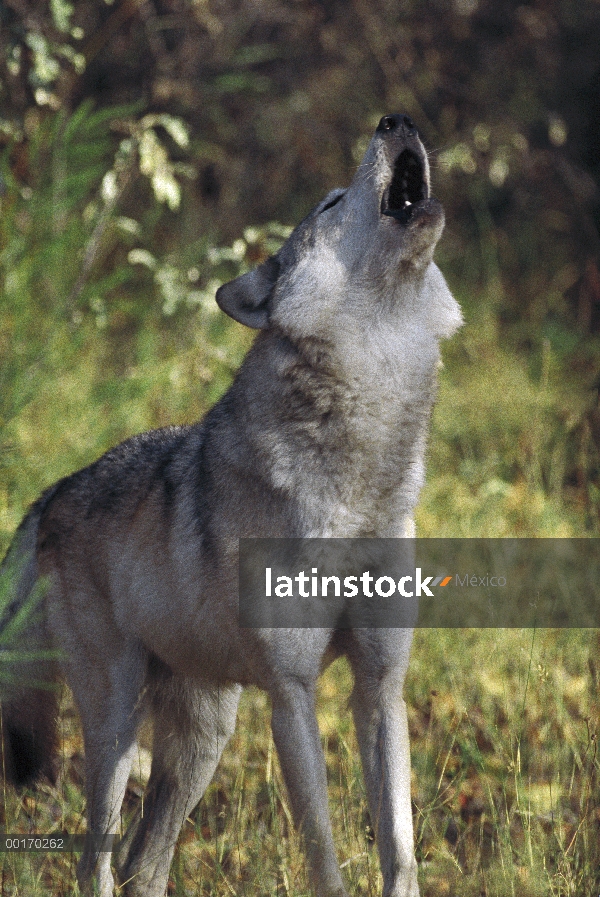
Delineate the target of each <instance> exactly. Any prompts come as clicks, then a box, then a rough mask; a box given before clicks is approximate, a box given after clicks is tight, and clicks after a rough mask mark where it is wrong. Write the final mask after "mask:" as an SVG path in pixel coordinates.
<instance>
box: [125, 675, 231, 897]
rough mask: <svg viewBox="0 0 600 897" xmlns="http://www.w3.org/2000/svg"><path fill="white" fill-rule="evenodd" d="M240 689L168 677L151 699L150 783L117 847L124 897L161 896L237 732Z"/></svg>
mask: <svg viewBox="0 0 600 897" xmlns="http://www.w3.org/2000/svg"><path fill="white" fill-rule="evenodd" d="M240 693H241V689H240V687H239V686H223V687H219V686H217V685H202V686H200V685H199V684H198V682H197V681H193V680H190V679H185V678H182V677H178V676H169V678H168V679H167V681H166V682H164V683H163V687H162V688H160V689H158V688H157V689H156V691H155V694H154V697H153V700H152V709H153V718H154V740H153V751H152V767H151V772H150V779H149V780H148V786H147V789H146V793H145V795H144V804H143V815H142V813H141V811H140V810H138V812H137V813H136V816H135V817H134V819H133V820H132V822H131V824H130V826H129V828H128V830H127V832H126V834H125V837H124V839H123V840H122V842H121V843H120V845H119V849H118V852H117V859H116V868H117V870H118V873H119V878H120V880H121V883H122V886H123V888H124V893H125V894H127V895H128V897H142V895H143V897H163V895H164V894H165V893H166V889H167V883H168V878H169V869H170V866H171V861H172V858H173V853H174V850H175V844H176V842H177V838H178V836H179V832H180V830H181V826H182V825H183V823H184V821H185V819H186V817H187V816H188V815H189V813H190V812H191V811H192V810H193V809H194V807H195V806H196V804H197V803H198V802H199V801H200V799H201V797H202V795H203V794H204V792H205V790H206V788H207V786H208V785H209V783H210V781H211V779H212V777H213V774H214V771H215V769H216V767H217V764H218V762H219V759H220V757H221V754H222V752H223V748H224V747H225V745H226V744H227V742H228V740H229V738H230V736H231V734H232V733H233V730H234V728H235V719H236V715H237V705H238V701H239V696H240Z"/></svg>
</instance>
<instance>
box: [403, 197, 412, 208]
mask: <svg viewBox="0 0 600 897" xmlns="http://www.w3.org/2000/svg"><path fill="white" fill-rule="evenodd" d="M409 206H412V202H410V200H408V199H407V200H406V201H405V203H404V208H405V209H407V208H408V207H409Z"/></svg>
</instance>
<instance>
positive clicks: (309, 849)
mask: <svg viewBox="0 0 600 897" xmlns="http://www.w3.org/2000/svg"><path fill="white" fill-rule="evenodd" d="M272 701H273V716H272V721H271V725H272V729H273V738H274V741H275V746H276V748H277V753H278V754H279V760H280V762H281V768H282V770H283V775H284V778H285V783H286V786H287V789H288V793H289V796H290V801H291V804H292V813H293V816H294V822H295V824H296V826H297V827H298V829H299V830H300V832H301V834H302V837H303V839H304V843H305V847H306V854H307V857H308V862H309V867H310V870H311V875H312V879H313V883H314V886H315V890H316V892H317V894H318V897H347V893H346V889H345V888H344V885H343V882H342V877H341V874H340V869H339V866H338V862H337V858H336V855H335V848H334V844H333V834H332V831H331V823H330V820H329V808H328V801H327V776H326V770H325V757H324V755H323V748H322V746H321V738H320V735H319V729H318V725H317V718H316V715H315V695H314V684H313V685H311V686H306V685H305V684H303V683H301V682H299V681H298V680H286V682H285V684H284V685H283V686H281V684H280V687H278V689H277V692H276V693H275V694H272Z"/></svg>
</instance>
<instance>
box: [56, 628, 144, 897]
mask: <svg viewBox="0 0 600 897" xmlns="http://www.w3.org/2000/svg"><path fill="white" fill-rule="evenodd" d="M145 669H146V655H145V652H144V650H143V649H142V648H141V646H139V645H138V644H127V645H122V647H121V649H120V650H119V651H113V652H111V655H110V657H103V658H102V666H101V667H100V666H94V665H93V664H92V666H91V667H90V669H89V670H86V671H83V673H84V674H83V675H82V676H81V677H78V676H73V675H72V676H70V677H69V679H70V682H71V686H72V688H73V694H74V696H75V700H76V702H77V704H78V707H79V713H80V716H81V721H82V725H83V739H84V748H85V770H86V797H87V831H88V834H87V838H86V843H85V847H84V851H83V854H82V857H81V860H80V861H79V863H78V865H77V880H78V882H79V886H80V888H81V891H82V893H83V894H86V895H88V894H89V895H92V894H93V895H100V897H112V894H113V887H114V880H113V876H112V873H111V869H110V858H111V852H110V851H111V841H112V839H111V838H108V839H107V840H106V841H105V840H104V836H107V835H108V836H112V835H114V834H116V832H117V830H118V827H119V824H120V811H121V804H122V803H123V798H124V796H125V789H126V787H127V780H128V777H129V772H130V769H131V764H132V762H133V759H134V757H135V751H136V733H137V729H138V726H139V723H140V719H141V716H142V712H143V704H142V700H141V695H142V694H143V691H142V690H143V685H144V678H145Z"/></svg>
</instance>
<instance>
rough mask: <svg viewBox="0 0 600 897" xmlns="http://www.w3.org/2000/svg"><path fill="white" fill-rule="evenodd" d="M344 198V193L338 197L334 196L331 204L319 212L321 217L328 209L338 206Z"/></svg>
mask: <svg viewBox="0 0 600 897" xmlns="http://www.w3.org/2000/svg"><path fill="white" fill-rule="evenodd" d="M343 196H344V194H343V193H340V194H338V196H334V198H333V199H332V200H331V202H328V203H327V205H326V206H323V208H322V209H321V211H320V212H319V215H321V214H322V212H326V211H327V209H332V208H333V207H334V206H335V205H337V204H338V202H339V201H340V199H343Z"/></svg>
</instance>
